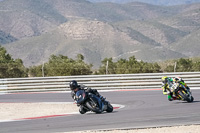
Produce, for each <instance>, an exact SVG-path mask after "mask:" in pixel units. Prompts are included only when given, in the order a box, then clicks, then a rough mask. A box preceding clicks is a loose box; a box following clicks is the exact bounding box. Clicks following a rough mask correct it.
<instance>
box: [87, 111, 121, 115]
mask: <svg viewBox="0 0 200 133" xmlns="http://www.w3.org/2000/svg"><path fill="white" fill-rule="evenodd" d="M117 112H118V111H113V112H109V113H108V112H102V113H95V112H87V113H85V115H105V114H113V113H117Z"/></svg>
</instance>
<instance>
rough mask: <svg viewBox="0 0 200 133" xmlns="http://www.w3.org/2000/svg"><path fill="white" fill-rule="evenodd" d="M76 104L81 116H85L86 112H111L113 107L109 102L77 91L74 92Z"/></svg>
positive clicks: (83, 91) (82, 91)
mask: <svg viewBox="0 0 200 133" xmlns="http://www.w3.org/2000/svg"><path fill="white" fill-rule="evenodd" d="M75 97H76V103H77V105H78V106H80V108H79V112H80V113H81V114H85V113H86V112H88V111H92V112H95V113H102V112H103V111H106V112H112V111H113V106H112V105H111V104H110V102H109V101H106V100H105V99H101V98H100V97H98V96H96V95H94V94H92V93H89V92H86V91H85V90H79V91H77V92H76V96H75Z"/></svg>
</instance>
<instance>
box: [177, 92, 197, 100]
mask: <svg viewBox="0 0 200 133" xmlns="http://www.w3.org/2000/svg"><path fill="white" fill-rule="evenodd" d="M182 91H183V90H181V91H180V92H179V94H180V95H181V97H182V98H183V99H184V100H185V101H187V102H193V100H194V98H193V97H192V96H191V98H189V97H188V96H187V95H186V94H185V93H184V92H182Z"/></svg>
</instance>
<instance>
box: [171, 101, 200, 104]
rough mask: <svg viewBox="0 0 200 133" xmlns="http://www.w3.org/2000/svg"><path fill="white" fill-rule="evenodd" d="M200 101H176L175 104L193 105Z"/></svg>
mask: <svg viewBox="0 0 200 133" xmlns="http://www.w3.org/2000/svg"><path fill="white" fill-rule="evenodd" d="M199 102H200V101H193V102H187V101H176V102H175V104H181V103H184V104H186V103H188V104H191V103H199Z"/></svg>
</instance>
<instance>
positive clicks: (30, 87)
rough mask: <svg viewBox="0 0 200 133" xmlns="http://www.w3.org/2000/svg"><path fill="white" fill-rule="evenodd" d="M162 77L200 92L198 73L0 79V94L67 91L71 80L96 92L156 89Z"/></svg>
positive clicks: (199, 73)
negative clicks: (181, 79)
mask: <svg viewBox="0 0 200 133" xmlns="http://www.w3.org/2000/svg"><path fill="white" fill-rule="evenodd" d="M163 76H169V77H175V76H179V77H182V78H183V79H184V80H185V82H186V83H187V84H188V86H190V88H191V89H200V72H176V73H139V74H109V75H79V76H55V77H29V78H6V79H0V93H16V92H37V91H67V90H69V82H70V81H71V80H77V81H78V83H79V84H83V85H85V86H87V87H91V88H94V89H98V90H103V89H105V90H108V89H158V88H160V87H161V77H163Z"/></svg>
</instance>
